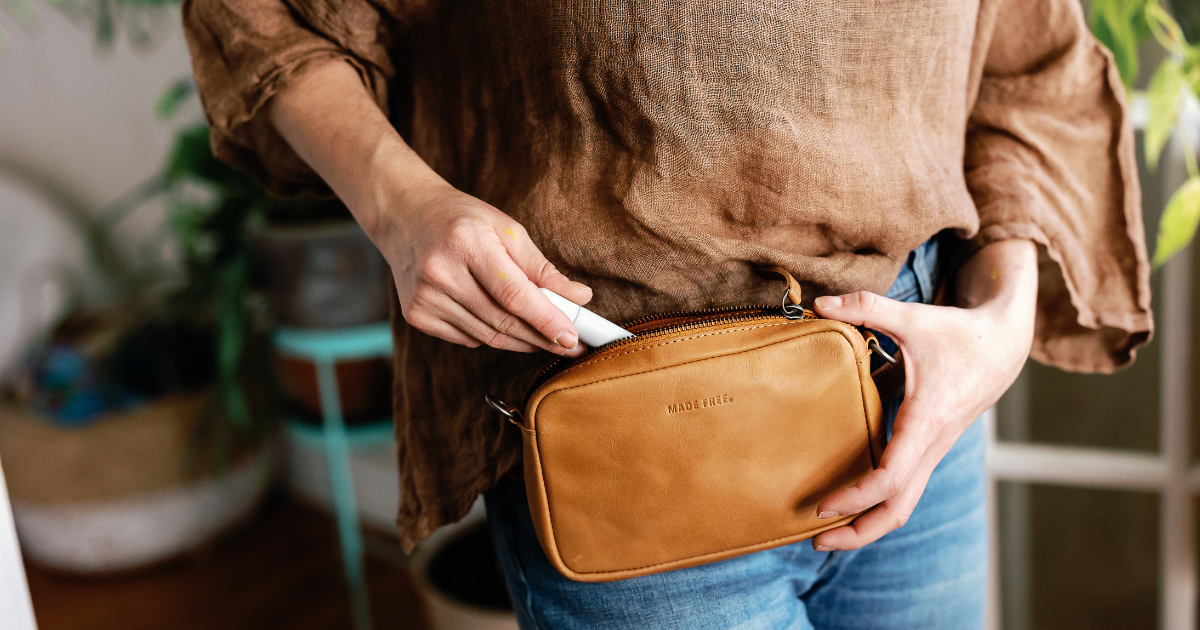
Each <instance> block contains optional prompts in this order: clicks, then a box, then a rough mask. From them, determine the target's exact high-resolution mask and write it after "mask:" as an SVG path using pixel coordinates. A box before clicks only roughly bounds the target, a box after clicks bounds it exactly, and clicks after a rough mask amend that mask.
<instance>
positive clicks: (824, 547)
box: [813, 545, 833, 551]
mask: <svg viewBox="0 0 1200 630" xmlns="http://www.w3.org/2000/svg"><path fill="white" fill-rule="evenodd" d="M813 549H816V550H817V551H833V547H827V546H825V545H813Z"/></svg>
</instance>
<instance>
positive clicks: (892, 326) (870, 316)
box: [813, 291, 924, 337]
mask: <svg viewBox="0 0 1200 630" xmlns="http://www.w3.org/2000/svg"><path fill="white" fill-rule="evenodd" d="M813 306H814V307H815V308H816V310H817V313H818V314H819V315H821V316H822V317H826V318H829V319H836V320H838V321H840V322H846V323H847V324H853V325H855V326H866V327H867V328H874V329H875V330H879V331H882V332H884V333H886V334H887V335H889V336H893V337H895V336H897V335H899V334H900V333H901V332H902V331H903V330H904V329H905V328H906V325H909V324H911V323H912V322H913V314H912V313H913V310H914V309H921V308H922V307H924V305H922V304H910V303H907V302H897V301H896V300H893V299H890V298H886V297H883V296H882V295H877V294H875V293H871V292H869V291H856V292H854V293H847V294H846V295H826V296H822V297H819V298H817V299H816V301H815V302H814V303H813Z"/></svg>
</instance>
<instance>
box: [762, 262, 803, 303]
mask: <svg viewBox="0 0 1200 630" xmlns="http://www.w3.org/2000/svg"><path fill="white" fill-rule="evenodd" d="M759 269H762V270H763V271H769V272H771V273H774V274H778V275H780V276H783V279H784V281H785V282H787V287H788V294H787V298H788V301H789V302H791V303H792V304H794V305H796V306H799V305H800V283H799V282H797V281H796V279H795V278H793V277H792V274H790V273H788V271H787V269H784V268H783V267H775V266H771V267H759Z"/></svg>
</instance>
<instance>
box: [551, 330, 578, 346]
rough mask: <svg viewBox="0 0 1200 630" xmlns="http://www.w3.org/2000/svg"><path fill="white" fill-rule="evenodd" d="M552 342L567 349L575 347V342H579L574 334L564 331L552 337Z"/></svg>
mask: <svg viewBox="0 0 1200 630" xmlns="http://www.w3.org/2000/svg"><path fill="white" fill-rule="evenodd" d="M554 343H556V344H558V345H560V346H562V347H564V348H566V349H567V350H572V349H574V348H575V344H577V343H579V339H577V338H576V337H575V335H573V334H571V333H569V332H565V333H559V335H558V336H557V337H555V338H554Z"/></svg>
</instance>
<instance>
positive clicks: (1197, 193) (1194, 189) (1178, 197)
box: [1153, 175, 1200, 269]
mask: <svg viewBox="0 0 1200 630" xmlns="http://www.w3.org/2000/svg"><path fill="white" fill-rule="evenodd" d="M1197 223H1200V176H1195V175H1193V176H1192V177H1191V178H1189V179H1188V180H1187V181H1186V182H1184V184H1183V185H1182V186H1180V187H1179V190H1176V191H1175V194H1174V195H1172V196H1171V200H1170V201H1169V202H1167V208H1166V210H1164V211H1163V214H1162V218H1161V219H1159V220H1158V243H1157V245H1156V246H1155V248H1154V261H1153V265H1154V267H1155V268H1156V269H1157V268H1159V267H1162V266H1163V264H1164V263H1166V262H1167V260H1168V259H1170V258H1171V256H1174V255H1175V254H1176V253H1178V252H1179V250H1181V249H1183V248H1184V247H1187V244H1188V243H1190V242H1191V240H1192V237H1193V236H1195V234H1196V225H1197Z"/></svg>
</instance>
